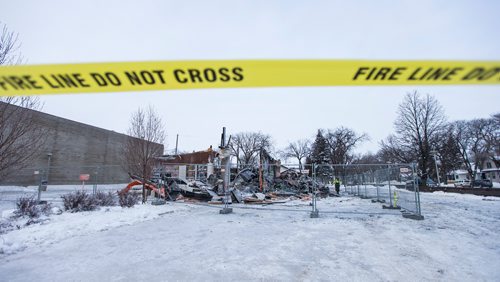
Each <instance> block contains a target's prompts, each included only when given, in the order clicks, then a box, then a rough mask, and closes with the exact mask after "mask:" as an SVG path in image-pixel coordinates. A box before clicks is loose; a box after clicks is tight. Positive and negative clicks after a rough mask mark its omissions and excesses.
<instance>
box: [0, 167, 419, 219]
mask: <svg viewBox="0 0 500 282" xmlns="http://www.w3.org/2000/svg"><path fill="white" fill-rule="evenodd" d="M415 175H416V174H415V167H414V166H413V165H411V164H355V165H354V164H351V165H328V164H321V165H318V164H304V165H299V164H281V163H279V162H277V161H275V160H270V159H264V160H263V161H260V162H259V161H258V159H257V161H256V162H252V163H250V164H241V163H238V164H236V163H227V162H226V163H223V162H220V161H217V160H216V161H214V162H213V163H208V164H206V163H205V164H190V163H188V164H186V163H160V164H158V165H157V166H156V167H155V168H154V169H153V170H152V172H151V175H150V177H149V179H146V181H147V182H148V183H149V184H151V187H158V189H159V190H158V194H156V193H151V192H150V191H149V190H148V192H149V193H148V194H154V195H155V196H162V194H161V191H160V189H164V194H163V197H167V194H168V197H167V200H175V199H176V197H177V196H178V195H179V194H180V193H179V192H181V193H182V192H186V191H187V192H189V193H187V192H186V197H193V195H194V196H199V195H201V194H204V197H205V198H204V199H205V200H207V198H208V199H210V198H212V197H213V196H214V195H215V196H217V195H218V196H219V199H220V198H222V197H226V198H227V195H228V192H230V191H238V193H237V194H238V195H239V196H238V197H240V198H239V199H238V201H237V202H236V203H242V204H243V203H246V204H249V203H252V201H253V203H254V204H262V205H264V204H266V203H267V204H271V203H275V202H281V203H284V202H286V201H289V200H290V199H295V200H297V201H302V202H303V203H304V205H302V207H303V208H304V211H306V210H307V209H308V207H309V209H310V211H311V212H312V213H311V217H313V213H314V212H315V211H316V212H317V209H316V204H317V203H318V199H319V198H321V197H328V196H349V195H351V196H357V197H360V198H363V199H369V200H371V201H373V202H377V203H382V204H384V205H385V206H386V207H387V208H391V209H393V208H401V209H403V210H404V211H405V212H406V213H410V214H413V215H418V216H421V210H420V196H419V190H418V186H417V185H416V184H417V183H416V182H415ZM131 176H132V178H131V177H130V175H129V174H128V173H127V170H126V168H124V167H123V166H121V165H107V166H97V165H96V166H82V167H72V166H64V167H56V166H50V167H42V168H25V169H21V170H19V171H17V172H16V173H15V176H14V177H11V178H9V179H4V180H2V182H1V183H0V185H2V186H6V185H10V186H14V185H15V186H29V187H31V189H25V192H26V193H31V194H33V195H35V196H36V195H37V194H39V193H38V191H39V190H40V191H41V192H40V194H41V199H42V200H48V201H52V202H60V196H61V195H62V194H64V193H68V192H71V191H75V190H85V191H86V192H88V193H96V191H111V192H116V191H118V190H120V191H121V190H123V189H124V188H125V187H127V184H129V183H132V181H133V180H136V181H139V182H140V183H141V184H140V185H138V184H136V185H135V186H130V187H131V188H130V190H128V191H134V190H135V191H137V192H140V191H142V182H141V181H142V178H141V177H140V176H138V175H131ZM47 185H48V188H47ZM336 188H339V194H340V195H338V194H337V189H336ZM176 189H177V190H176ZM150 190H152V189H150ZM174 190H176V191H177V192H178V193H177V194H175V193H174V194H173V195H170V192H172V191H174ZM208 190H209V191H208ZM153 191H154V190H153ZM196 193H199V194H196ZM259 193H262V194H265V195H262V194H260V195H256V194H259ZM18 196H19V193H18ZM202 196H203V195H202ZM9 197H10V196H9ZM9 197H7V198H8V200H10V201H12V200H15V199H14V198H12V197H13V196H12V197H11V198H12V199H10V198H9ZM229 197H230V198H233V203H235V202H234V198H235V197H237V195H236V194H232V192H231V193H230V195H229ZM244 197H248V201H246V199H244ZM262 197H264V198H262ZM151 198H152V197H151ZM151 198H149V199H151ZM215 198H217V197H215ZM2 199H4V200H5V199H6V197H5V196H3V197H2ZM208 201H211V200H208ZM224 202H225V203H227V200H223V203H224ZM319 202H321V201H319ZM271 209H272V208H271ZM328 209H331V211H327V210H325V212H335V208H334V206H329V207H328Z"/></svg>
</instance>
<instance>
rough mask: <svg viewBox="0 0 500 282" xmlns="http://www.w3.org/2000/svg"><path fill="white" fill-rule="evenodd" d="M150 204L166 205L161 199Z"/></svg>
mask: <svg viewBox="0 0 500 282" xmlns="http://www.w3.org/2000/svg"><path fill="white" fill-rule="evenodd" d="M151 204H152V205H153V206H161V205H164V204H166V201H165V200H161V199H156V200H153V201H152V202H151Z"/></svg>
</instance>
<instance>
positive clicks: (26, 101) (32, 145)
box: [0, 97, 45, 179]
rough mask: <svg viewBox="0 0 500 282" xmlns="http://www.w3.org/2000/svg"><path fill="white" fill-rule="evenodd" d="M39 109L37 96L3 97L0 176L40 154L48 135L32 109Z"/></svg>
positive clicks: (1, 101) (0, 130)
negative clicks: (45, 134) (38, 123)
mask: <svg viewBox="0 0 500 282" xmlns="http://www.w3.org/2000/svg"><path fill="white" fill-rule="evenodd" d="M39 108H41V104H40V101H39V100H38V99H37V98H33V97H6V98H0V179H4V178H6V177H7V176H8V175H9V174H11V173H12V172H14V171H16V170H18V169H21V168H24V167H26V166H27V165H28V164H29V162H30V161H31V160H32V159H33V158H35V157H37V155H38V153H40V151H41V149H42V147H43V144H44V141H45V138H44V134H43V132H42V129H41V128H40V127H39V126H38V125H37V124H36V118H35V116H34V114H35V112H33V111H32V110H36V109H39Z"/></svg>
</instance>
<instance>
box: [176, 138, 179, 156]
mask: <svg viewBox="0 0 500 282" xmlns="http://www.w3.org/2000/svg"><path fill="white" fill-rule="evenodd" d="M178 145H179V134H177V138H175V155H176V156H177V146H178Z"/></svg>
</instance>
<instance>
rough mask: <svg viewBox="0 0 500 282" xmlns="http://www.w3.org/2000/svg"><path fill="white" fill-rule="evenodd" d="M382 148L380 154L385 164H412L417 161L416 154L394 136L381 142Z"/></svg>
mask: <svg viewBox="0 0 500 282" xmlns="http://www.w3.org/2000/svg"><path fill="white" fill-rule="evenodd" d="M380 147H381V148H380V152H379V154H380V157H381V160H382V161H383V162H384V163H411V162H413V161H415V160H416V159H417V155H416V152H415V151H414V150H412V148H411V147H409V146H407V145H406V144H404V143H402V142H400V140H399V139H398V138H397V137H396V136H395V135H394V134H391V135H389V136H388V137H387V138H386V139H385V140H383V141H381V142H380Z"/></svg>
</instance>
